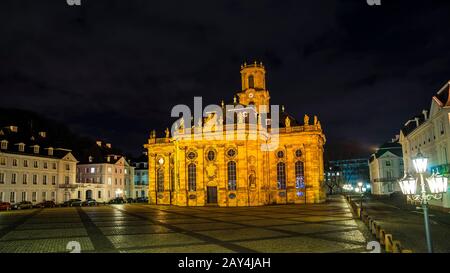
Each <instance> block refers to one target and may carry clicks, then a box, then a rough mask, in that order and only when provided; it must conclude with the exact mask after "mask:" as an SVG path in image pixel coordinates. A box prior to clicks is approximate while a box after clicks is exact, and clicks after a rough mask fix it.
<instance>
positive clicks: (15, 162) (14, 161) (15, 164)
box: [12, 159, 17, 167]
mask: <svg viewBox="0 0 450 273" xmlns="http://www.w3.org/2000/svg"><path fill="white" fill-rule="evenodd" d="M12 165H13V166H14V167H17V159H13V162H12Z"/></svg>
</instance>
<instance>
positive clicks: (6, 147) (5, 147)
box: [1, 140, 8, 150]
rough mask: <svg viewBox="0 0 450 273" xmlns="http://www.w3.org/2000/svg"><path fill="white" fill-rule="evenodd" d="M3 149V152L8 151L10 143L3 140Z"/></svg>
mask: <svg viewBox="0 0 450 273" xmlns="http://www.w3.org/2000/svg"><path fill="white" fill-rule="evenodd" d="M1 149H2V150H6V149H8V141H7V140H2V143H1Z"/></svg>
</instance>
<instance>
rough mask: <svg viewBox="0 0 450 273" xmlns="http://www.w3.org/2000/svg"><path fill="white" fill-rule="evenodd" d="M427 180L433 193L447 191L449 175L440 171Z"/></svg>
mask: <svg viewBox="0 0 450 273" xmlns="http://www.w3.org/2000/svg"><path fill="white" fill-rule="evenodd" d="M427 182H428V187H429V188H430V191H431V193H432V194H437V193H445V192H447V183H448V178H447V177H445V176H443V175H441V174H439V173H435V174H433V175H432V176H430V177H429V178H427Z"/></svg>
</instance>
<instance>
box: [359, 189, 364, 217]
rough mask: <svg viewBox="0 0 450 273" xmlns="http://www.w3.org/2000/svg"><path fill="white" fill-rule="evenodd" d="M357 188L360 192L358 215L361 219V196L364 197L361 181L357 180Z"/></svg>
mask: <svg viewBox="0 0 450 273" xmlns="http://www.w3.org/2000/svg"><path fill="white" fill-rule="evenodd" d="M358 189H359V191H358V192H360V193H361V198H360V199H359V217H361V219H362V211H363V207H362V205H363V197H364V191H363V182H358Z"/></svg>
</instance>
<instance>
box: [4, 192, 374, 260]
mask: <svg viewBox="0 0 450 273" xmlns="http://www.w3.org/2000/svg"><path fill="white" fill-rule="evenodd" d="M71 241H76V242H79V243H80V245H81V252H124V253H125V252H138V253H140V252H145V253H151V252H155V253H156V252H159V253H161V252H165V253H174V252H195V253H203V252H208V253H210V252H212V253H225V252H240V253H253V252H263V253H266V252H294V253H297V252H364V251H366V244H367V235H366V234H365V232H364V229H362V228H361V227H360V226H359V225H358V223H357V222H356V221H355V220H354V219H353V216H352V213H351V211H350V209H349V207H348V205H347V203H346V202H345V201H344V199H343V198H340V197H338V198H333V199H329V200H328V202H327V203H324V204H314V205H312V204H311V205H282V206H267V207H242V208H218V207H174V206H152V205H147V204H126V205H106V206H98V207H81V208H79V207H77V208H73V207H71V208H54V209H32V210H22V211H8V212H1V213H0V252H1V253H6V252H13V253H17V252H69V250H68V249H67V248H66V247H67V244H68V243H69V242H71Z"/></svg>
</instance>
